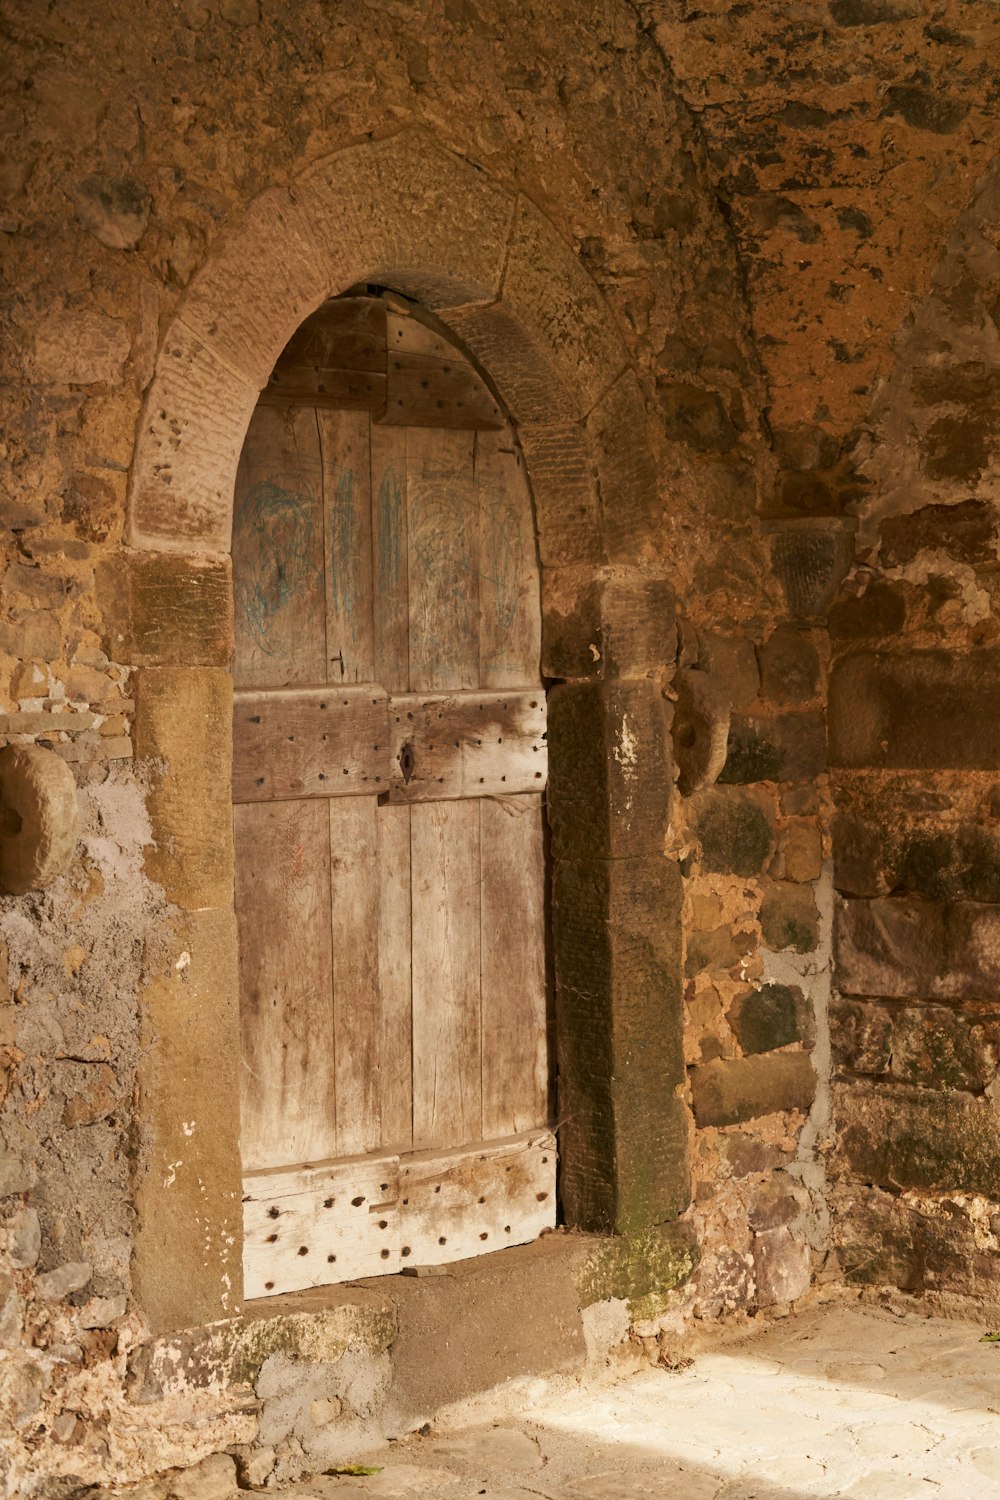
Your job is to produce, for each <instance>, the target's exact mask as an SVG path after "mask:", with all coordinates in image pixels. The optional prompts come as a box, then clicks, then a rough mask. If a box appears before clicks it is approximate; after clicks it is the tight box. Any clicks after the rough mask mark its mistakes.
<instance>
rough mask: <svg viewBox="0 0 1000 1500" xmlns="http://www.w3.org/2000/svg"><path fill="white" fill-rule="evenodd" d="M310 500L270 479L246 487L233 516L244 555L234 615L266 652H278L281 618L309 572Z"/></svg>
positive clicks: (282, 641)
mask: <svg viewBox="0 0 1000 1500" xmlns="http://www.w3.org/2000/svg"><path fill="white" fill-rule="evenodd" d="M314 509H315V501H314V499H313V498H312V497H311V496H310V495H302V494H298V493H297V492H296V491H295V490H289V489H285V488H284V486H282V485H280V484H278V483H277V482H276V481H275V480H273V479H264V480H261V481H259V482H258V483H257V484H254V485H251V487H250V489H249V490H248V491H247V492H246V495H245V496H244V499H243V503H242V505H241V506H240V510H239V514H238V517H237V526H236V533H237V537H238V538H240V540H241V541H242V545H241V546H240V547H239V550H240V552H241V553H243V554H244V555H243V557H242V560H241V565H240V568H239V576H238V579H237V583H236V609H237V614H238V617H239V619H240V620H241V621H242V623H243V625H244V626H245V628H246V629H247V630H248V631H249V633H250V635H251V636H252V637H253V639H254V641H255V642H256V644H257V646H259V648H260V650H261V651H263V652H264V653H265V654H266V655H268V656H278V655H282V654H283V653H284V652H285V651H286V650H287V647H288V642H287V641H286V640H285V639H283V637H282V636H281V633H280V632H281V617H282V613H283V611H284V609H285V606H286V605H287V604H288V603H289V602H290V601H291V600H292V599H293V598H294V597H295V595H296V593H297V592H298V590H299V589H300V588H301V587H302V585H303V584H304V583H305V581H306V579H307V578H308V576H309V570H310V559H311V557H312V544H313V512H314Z"/></svg>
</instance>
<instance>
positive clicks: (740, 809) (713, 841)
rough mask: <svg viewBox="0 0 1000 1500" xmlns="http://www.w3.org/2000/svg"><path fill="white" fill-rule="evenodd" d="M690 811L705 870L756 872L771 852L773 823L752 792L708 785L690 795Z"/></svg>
mask: <svg viewBox="0 0 1000 1500" xmlns="http://www.w3.org/2000/svg"><path fill="white" fill-rule="evenodd" d="M690 814H691V819H692V823H693V826H694V829H695V832H696V834H697V837H698V840H699V842H700V844H701V868H702V870H704V871H705V872H706V873H708V874H719V875H744V876H750V875H759V874H760V872H761V871H762V870H763V869H765V868H766V866H767V865H768V863H769V862H770V859H771V856H772V855H773V853H774V839H775V835H774V824H773V818H772V817H771V816H770V815H769V812H768V810H767V808H766V806H765V805H764V804H763V803H762V802H761V801H760V800H759V799H758V798H757V797H755V796H754V794H753V793H752V792H744V791H740V790H737V789H736V788H735V787H708V788H706V789H705V790H704V791H701V792H698V793H696V794H695V796H693V797H692V798H691V802H690Z"/></svg>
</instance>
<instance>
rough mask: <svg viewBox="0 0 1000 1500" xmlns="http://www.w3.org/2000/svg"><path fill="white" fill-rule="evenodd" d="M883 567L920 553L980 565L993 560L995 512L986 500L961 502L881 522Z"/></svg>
mask: <svg viewBox="0 0 1000 1500" xmlns="http://www.w3.org/2000/svg"><path fill="white" fill-rule="evenodd" d="M881 532H882V547H881V550H880V552H879V561H880V562H881V564H882V566H883V567H888V568H898V567H902V566H904V565H905V564H906V563H909V562H912V561H913V559H914V558H915V557H917V556H918V554H919V553H921V552H925V551H926V552H944V553H946V554H947V555H948V557H950V558H953V559H954V561H955V562H960V563H968V564H970V565H971V564H975V563H984V562H992V561H994V560H995V559H996V555H997V554H996V537H997V511H996V508H995V506H993V505H991V504H990V502H989V501H988V500H962V501H960V502H959V503H958V504H957V505H924V506H922V507H921V508H920V510H916V511H910V512H909V513H908V514H905V515H899V516H888V517H886V519H885V520H884V521H883V522H882V527H881Z"/></svg>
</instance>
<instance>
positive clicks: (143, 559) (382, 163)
mask: <svg viewBox="0 0 1000 1500" xmlns="http://www.w3.org/2000/svg"><path fill="white" fill-rule="evenodd" d="M366 282H367V283H379V284H382V285H385V286H388V287H391V288H393V289H395V290H398V291H400V292H403V293H405V294H407V295H409V296H411V297H414V298H416V299H418V300H419V301H420V302H422V303H423V304H424V305H425V306H426V307H428V308H430V309H431V310H432V311H433V312H434V313H435V314H436V315H437V316H438V317H439V318H440V319H441V320H442V321H443V322H444V323H445V324H446V325H448V327H450V328H451V329H452V330H453V332H454V333H455V335H456V336H457V337H458V339H459V340H460V341H461V342H462V343H463V344H464V345H465V346H466V347H467V348H468V349H469V350H470V351H471V352H472V354H473V355H474V356H475V358H476V359H477V360H478V361H479V362H480V364H481V365H482V366H483V367H484V369H485V370H486V371H487V372H488V374H489V376H490V378H491V380H492V381H493V383H494V384H495V386H496V388H497V390H498V392H499V394H500V396H501V399H502V400H503V402H504V403H505V405H506V407H507V411H508V413H509V415H510V417H511V418H512V420H513V421H514V423H515V425H516V428H517V432H518V436H519V440H520V443H521V446H522V449H523V451H524V455H525V459H526V463H527V467H528V472H529V477H530V481H531V487H532V491H533V496H534V502H535V509H536V522H537V527H538V533H539V550H540V560H541V565H542V569H541V572H542V613H543V670H544V671H545V673H546V674H547V675H548V676H550V677H552V678H555V679H558V680H559V681H560V684H561V685H560V686H559V687H557V688H556V689H555V691H554V693H553V695H552V703H551V713H550V738H551V751H552V755H551V767H552V769H551V787H550V820H551V822H552V826H553V835H554V854H555V881H554V896H553V907H554V927H555V950H556V971H557V992H558V998H557V1012H558V1019H557V1033H558V1040H557V1052H558V1057H559V1089H560V1116H561V1117H562V1118H564V1119H565V1120H566V1124H565V1126H564V1128H563V1132H562V1137H561V1139H562V1153H563V1159H564V1171H563V1196H564V1204H565V1210H566V1213H567V1216H568V1218H569V1219H570V1221H571V1222H574V1223H577V1224H579V1225H581V1226H582V1227H585V1228H591V1229H597V1230H606V1231H620V1230H623V1229H633V1228H634V1229H639V1228H642V1229H648V1228H649V1227H650V1226H651V1225H655V1224H657V1223H661V1222H663V1221H664V1220H666V1219H670V1218H673V1217H676V1215H677V1214H678V1213H679V1212H681V1211H682V1210H683V1209H684V1208H685V1207H686V1206H687V1199H688V1176H687V1168H686V1159H685V1141H686V1121H685V1119H684V1113H683V1108H682V1106H681V1104H680V1102H679V1099H678V1098H677V1096H676V1089H675V1085H676V1084H678V1083H679V1082H680V1081H681V1079H682V1078H683V1063H682V1058H681V1050H680V959H679V935H678V934H679V912H680V894H679V877H678V875H677V872H676V870H675V869H674V868H673V866H672V865H670V864H669V862H668V861H667V860H666V859H665V858H664V855H663V846H664V838H665V834H666V825H667V804H668V792H669V775H668V772H667V766H666V737H665V729H664V720H663V714H662V706H661V701H660V690H659V686H658V683H657V681H656V680H655V679H656V674H660V675H661V676H662V674H663V672H664V671H665V670H666V669H667V667H668V665H669V663H671V662H672V660H673V655H674V646H675V640H676V636H675V626H674V616H673V601H672V597H671V594H670V590H669V588H668V586H667V585H666V582H665V581H664V580H663V579H662V578H661V577H659V576H658V575H657V573H656V571H655V564H653V563H652V562H651V559H652V558H653V557H654V554H655V548H654V546H653V542H654V540H655V533H656V529H657V528H658V525H659V522H660V505H659V501H658V497H657V488H656V476H655V468H654V464H653V461H652V456H651V452H650V449H649V445H648V442H647V439H646V431H647V427H646V411H645V406H644V403H643V400H642V395H641V387H640V382H639V379H638V377H637V374H636V372H635V370H634V368H633V367H632V366H631V364H630V360H629V354H628V350H627V348H626V346H625V344H624V341H623V339H622V337H621V335H620V333H619V331H618V329H617V327H616V325H615V321H614V319H613V317H612V315H611V312H610V310H609V309H608V307H607V305H606V304H605V302H604V300H603V298H602V296H601V294H600V292H599V291H598V289H597V288H596V286H595V285H594V283H593V282H592V281H591V280H590V278H589V276H588V275H587V274H586V272H585V270H584V269H583V267H582V266H581V264H580V262H579V261H578V259H577V258H576V256H575V255H574V254H573V252H572V250H571V249H570V248H569V247H568V246H567V245H566V244H565V243H564V242H563V241H562V240H561V239H560V238H559V236H558V234H557V233H556V232H555V231H554V229H553V228H552V226H551V225H550V224H549V223H548V222H547V220H546V219H545V218H544V217H543V216H542V215H541V214H540V213H539V212H538V210H537V209H536V208H535V207H534V206H533V205H532V204H531V203H530V202H529V201H528V200H527V199H525V198H524V197H523V196H520V195H516V194H514V193H511V192H509V191H508V190H506V189H504V188H502V187H500V186H498V185H497V184H495V183H493V182H492V181H491V180H490V179H489V178H488V177H486V176H485V174H483V173H482V172H480V171H478V170H477V169H476V168H475V167H473V166H472V165H470V164H469V163H468V162H466V161H463V160H461V159H460V158H458V157H456V156H454V155H453V154H451V153H449V152H447V151H444V150H443V149H441V148H440V147H439V146H437V145H435V144H433V143H432V142H430V141H428V140H426V139H425V138H423V137H422V136H421V135H419V134H417V133H410V132H405V133H402V134H399V135H396V136H393V137H390V138H389V139H386V140H381V141H377V142H371V143H368V144H365V145H360V146H354V147H350V148H347V149H345V150H343V151H341V152H338V153H337V154H336V155H334V156H331V157H329V158H327V159H325V160H323V161H321V162H319V163H316V164H315V165H313V166H311V167H309V168H308V169H307V170H306V171H304V172H303V173H302V174H301V175H300V176H299V177H297V178H296V179H295V181H294V182H293V183H292V184H291V185H290V186H288V187H276V188H272V189H270V190H268V191H266V192H264V193H263V194H261V196H260V197H258V198H257V199H255V200H254V201H253V202H252V203H251V204H250V205H249V207H248V209H247V211H246V213H245V214H244V215H243V217H242V219H241V221H240V222H239V223H238V224H236V225H234V227H233V228H232V229H231V230H230V231H228V232H227V233H226V234H225V235H224V237H223V238H222V240H221V241H220V242H219V243H218V244H217V245H216V246H215V247H213V252H212V254H211V257H210V259H209V261H208V263H207V264H206V265H205V267H204V268H203V269H202V270H201V272H200V273H199V274H198V276H197V277H196V278H195V280H194V281H193V282H192V284H191V286H190V288H189V290H188V292H187V293H186V295H185V297H184V298H183V300H182V302H181V304H180V306H179V309H178V311H177V313H176V315H175V317H174V319H173V321H172V323H171V325H170V327H169V329H168V331H167V333H166V336H165V338H164V340H163V342H162V345H161V348H160V352H159V356H158V358H157V362H156V367H155V372H154V376H153V380H152V383H151V386H150V389H149V392H148V395H147V398H146V402H145V406H144V410H143V416H142V419H141V423H140V428H139V433H138V437H137V443H136V448H135V454H134V462H133V465H132V469H131V474H130V486H129V509H128V528H127V536H126V540H127V543H128V545H129V547H130V548H131V549H132V550H131V554H130V563H129V566H128V569H127V584H126V587H125V589H124V590H123V592H124V594H125V595H126V603H125V609H124V624H123V627H122V631H121V632H120V635H119V639H120V642H121V645H122V655H123V659H125V660H129V659H131V661H132V662H133V664H134V665H136V666H137V667H138V668H139V669H140V670H139V671H138V673H137V689H136V697H137V714H136V747H137V751H138V753H140V754H142V755H145V756H148V757H149V758H150V760H151V761H152V762H154V763H155V764H156V765H158V766H159V768H160V769H159V770H158V771H157V772H156V773H155V774H154V781H153V786H152V790H151V794H150V811H151V817H152V822H153V828H154V835H155V837H156V848H155V850H154V852H153V854H152V855H151V862H152V873H154V875H155V876H156V878H157V879H159V880H160V881H161V883H162V884H163V886H164V888H165V890H166V892H167V895H168V896H169V897H170V899H171V900H172V901H173V902H174V904H175V906H177V907H178V908H179V909H180V911H181V912H182V913H183V914H184V918H183V920H184V922H185V923H186V926H185V928H184V933H185V937H184V942H185V947H184V952H185V954H186V955H187V962H186V964H185V967H184V970H183V973H182V974H181V976H180V979H179V980H178V979H177V978H176V977H175V976H174V975H168V978H167V980H164V981H156V982H155V984H154V986H153V989H152V991H151V995H152V998H150V997H147V1006H148V1007H149V1008H151V1010H152V1013H153V1027H152V1029H153V1030H154V1031H155V1032H156V1037H157V1040H156V1041H155V1043H154V1045H153V1046H152V1047H151V1048H150V1050H149V1053H148V1055H147V1061H146V1064H145V1075H146V1076H145V1080H144V1087H143V1095H144V1098H146V1099H147V1100H149V1101H150V1103H149V1118H148V1119H147V1120H146V1122H145V1123H146V1126H147V1139H148V1141H149V1150H148V1154H147V1164H146V1168H145V1175H144V1176H143V1178H142V1182H141V1184H140V1187H139V1194H138V1200H139V1201H138V1207H139V1221H140V1222H139V1230H138V1234H137V1249H136V1263H135V1272H136V1284H137V1287H138V1289H139V1294H140V1299H141V1300H142V1302H143V1304H144V1308H145V1310H146V1312H147V1316H149V1318H150V1320H151V1322H152V1323H153V1324H154V1326H158V1327H171V1326H179V1325H180V1324H181V1323H188V1324H190V1323H195V1322H203V1321H209V1320H210V1319H211V1318H213V1317H214V1318H217V1317H219V1316H220V1315H223V1314H224V1313H225V1311H227V1310H231V1309H232V1306H233V1300H232V1299H229V1301H228V1303H227V1300H226V1298H225V1297H222V1299H221V1301H220V1286H224V1285H226V1284H233V1283H234V1282H236V1280H237V1277H238V1256H235V1255H234V1254H232V1253H230V1254H228V1256H227V1255H226V1254H223V1252H222V1250H221V1249H219V1248H218V1247H220V1246H222V1245H223V1244H225V1243H227V1242H228V1243H230V1244H232V1243H235V1244H236V1245H237V1247H238V1240H239V1231H238V1224H237V1221H238V1217H239V1197H240V1186H239V1156H238V1097H237V1098H235V1100H234V1098H229V1099H228V1101H226V1100H224V1099H223V1100H221V1101H220V1096H219V1077H220V1072H219V1070H220V1068H221V1069H223V1071H225V1069H226V1068H227V1066H228V1072H229V1074H230V1075H235V1072H236V1063H235V1059H236V1058H237V1057H238V1055H239V1048H238V1035H237V1031H236V1015H237V1003H236V1001H237V997H236V973H235V934H234V931H233V928H232V923H231V921H230V920H229V917H230V915H231V906H232V849H231V830H230V829H229V828H228V826H227V820H228V808H229V795H228V787H229V781H228V778H229V754H230V752H229V715H230V694H231V683H230V682H229V679H228V671H227V667H228V657H229V620H230V618H231V583H230V576H229V571H228V555H227V554H228V550H229V544H230V534H231V510H232V496H233V486H234V480H235V474H236V466H237V462H238V459H239V455H240V450H241V447H242V444H243V439H244V435H245V432H246V428H247V425H248V423H249V419H250V416H251V413H252V411H253V407H254V405H255V403H256V401H257V397H258V394H259V392H260V390H261V388H262V387H263V385H264V384H265V382H266V380H267V378H268V375H269V373H270V371H271V369H272V367H273V365H274V363H275V361H276V359H277V357H278V355H279V354H280V352H281V350H282V348H283V347H284V345H285V344H286V343H287V341H288V339H289V338H290V336H291V334H292V333H293V332H294V331H295V329H296V328H297V327H298V326H299V324H300V323H301V322H302V321H303V319H304V318H306V317H307V316H308V315H309V314H310V313H311V312H312V311H314V309H315V308H316V307H318V306H319V304H320V303H321V302H322V301H323V300H324V299H325V298H326V297H329V296H331V295H335V294H337V293H339V292H342V291H344V290H346V289H347V288H349V287H351V286H354V285H357V284H359V283H366ZM181 982H183V983H184V984H186V985H188V986H191V985H194V986H195V988H197V986H198V984H199V983H201V984H202V985H204V986H207V987H209V988H212V987H214V988H213V993H214V996H215V1002H214V1003H215V1021H216V1025H215V1030H214V1032H213V1039H212V1044H211V1046H209V1047H207V1048H206V1049H205V1056H206V1058H207V1059H209V1061H208V1062H207V1063H206V1062H204V1061H200V1060H199V1058H198V1057H197V1056H196V1055H195V1051H194V1048H195V1046H196V1037H197V1031H198V1028H197V1026H195V1027H193V1028H192V1029H191V1032H190V1035H189V1037H188V1038H187V1040H185V1037H184V1035H183V1027H182V1026H181V1022H180V1017H181V1015H182V1013H183V1009H184V997H183V995H181V994H179V993H178V992H177V985H178V983H181ZM156 984H159V985H160V989H157V988H156ZM163 985H166V989H165V990H163ZM171 986H173V990H171V988H170V987H171ZM161 991H162V993H161ZM171 997H172V998H171ZM158 1016H160V1017H162V1019H161V1020H158V1019H157V1017H158ZM158 1026H159V1027H160V1029H159V1030H158V1029H157V1027H158ZM636 1038H638V1045H636ZM227 1053H231V1056H230V1058H229V1062H228V1064H226V1062H225V1061H224V1059H225V1058H226V1056H227ZM205 1090H207V1091H208V1094H209V1095H211V1096H212V1097H213V1098H214V1099H215V1101H216V1106H215V1114H214V1125H213V1127H212V1128H211V1129H210V1130H208V1131H201V1132H200V1133H199V1131H198V1129H197V1128H195V1129H192V1128H191V1120H192V1119H194V1118H195V1113H196V1106H197V1107H198V1108H200V1107H201V1101H202V1100H203V1098H204V1097H205ZM234 1092H235V1090H234V1086H232V1085H230V1088H229V1093H230V1094H234ZM182 1121H186V1122H187V1124H185V1125H184V1126H183V1130H184V1138H183V1139H181V1137H180V1136H179V1135H178V1130H179V1129H180V1128H181V1122H182ZM234 1121H235V1124H234ZM196 1138H197V1139H196ZM175 1158H179V1159H182V1160H183V1161H185V1162H187V1163H188V1167H187V1169H186V1170H187V1177H186V1178H185V1176H184V1173H183V1172H178V1170H177V1169H176V1167H175V1164H174V1163H175ZM192 1163H193V1165H192ZM168 1167H169V1171H168V1172H166V1175H165V1169H166V1168H168ZM167 1177H169V1179H170V1191H169V1192H166V1191H164V1190H163V1189H162V1186H161V1184H162V1183H163V1182H164V1181H165V1180H166V1179H167ZM206 1183H207V1184H208V1186H207V1188H206ZM206 1199H208V1200H210V1201H211V1203H212V1204H213V1205H214V1208H213V1209H212V1213H211V1214H210V1219H211V1233H210V1234H206V1232H205V1228H204V1223H205V1211H206V1209H205V1205H206ZM186 1220H189V1221H190V1238H191V1239H192V1240H195V1239H197V1241H199V1242H200V1247H199V1249H198V1250H196V1251H194V1252H193V1253H192V1252H190V1251H187V1250H185V1249H184V1245H185V1243H186V1240H185V1233H184V1223H185V1221H186ZM195 1224H198V1225H199V1229H198V1232H197V1235H196V1234H195V1229H194V1226H195ZM209 1241H211V1243H212V1244H213V1245H215V1246H216V1248H215V1249H213V1250H212V1251H211V1253H209V1252H205V1251H203V1249H202V1248H201V1247H203V1246H204V1245H206V1244H208V1243H209ZM168 1266H169V1270H167V1269H166V1267H168Z"/></svg>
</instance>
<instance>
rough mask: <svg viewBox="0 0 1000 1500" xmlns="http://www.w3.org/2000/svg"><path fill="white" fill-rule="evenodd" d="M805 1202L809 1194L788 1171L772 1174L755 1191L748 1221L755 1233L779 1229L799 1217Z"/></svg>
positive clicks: (751, 1199)
mask: <svg viewBox="0 0 1000 1500" xmlns="http://www.w3.org/2000/svg"><path fill="white" fill-rule="evenodd" d="M808 1201H809V1195H808V1194H807V1193H806V1192H805V1190H804V1189H803V1188H802V1187H800V1186H799V1185H798V1183H796V1182H794V1181H793V1180H792V1178H791V1177H789V1175H788V1173H787V1172H773V1173H772V1174H771V1175H770V1176H769V1177H765V1178H764V1180H763V1181H762V1182H760V1183H758V1184H757V1186H756V1187H755V1188H754V1191H753V1194H752V1196H751V1198H750V1204H749V1209H748V1213H747V1220H748V1222H749V1224H750V1227H751V1229H753V1230H755V1231H757V1232H758V1233H760V1232H761V1231H763V1230H767V1229H778V1228H780V1227H781V1226H782V1225H785V1224H791V1222H792V1220H793V1219H796V1218H798V1216H799V1214H800V1213H802V1211H803V1209H804V1208H805V1207H806V1206H807V1204H808ZM779 1300H783V1299H779Z"/></svg>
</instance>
